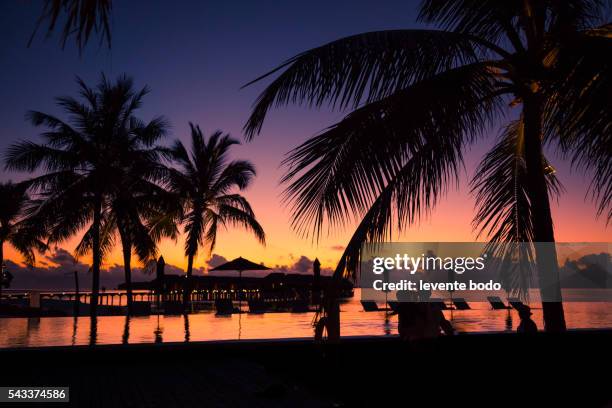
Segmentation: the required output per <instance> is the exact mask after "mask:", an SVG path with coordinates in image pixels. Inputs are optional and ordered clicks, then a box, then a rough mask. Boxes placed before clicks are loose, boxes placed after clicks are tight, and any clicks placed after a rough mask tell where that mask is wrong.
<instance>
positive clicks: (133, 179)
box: [75, 138, 178, 314]
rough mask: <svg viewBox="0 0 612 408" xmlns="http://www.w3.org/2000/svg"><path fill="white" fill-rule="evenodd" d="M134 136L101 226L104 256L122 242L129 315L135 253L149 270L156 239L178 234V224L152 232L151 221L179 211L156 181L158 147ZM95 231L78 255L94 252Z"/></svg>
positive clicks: (79, 248)
mask: <svg viewBox="0 0 612 408" xmlns="http://www.w3.org/2000/svg"><path fill="white" fill-rule="evenodd" d="M135 139H136V138H133V139H132V140H131V141H132V143H133V144H128V143H125V144H123V145H122V148H123V149H125V151H124V152H123V153H122V157H125V158H126V160H125V163H124V165H123V166H122V167H123V169H124V171H123V174H122V177H121V179H120V180H117V182H116V188H115V189H114V191H113V192H112V193H111V194H109V199H108V206H107V207H105V208H104V209H103V212H104V214H103V216H102V222H101V228H100V230H101V234H100V236H101V237H100V242H101V245H100V247H101V253H102V255H101V257H102V259H104V256H105V255H107V254H108V253H109V252H110V251H111V250H112V249H113V248H114V246H115V243H116V238H117V237H118V238H119V241H120V243H121V249H122V254H123V269H124V274H125V291H126V299H127V309H128V314H131V313H132V306H133V295H132V253H134V254H135V255H136V256H137V258H138V260H139V261H140V263H141V264H142V265H143V267H144V268H145V270H148V268H150V267H151V265H153V263H154V261H155V259H156V256H157V242H158V241H159V240H160V239H161V238H163V237H171V238H176V236H177V234H178V231H177V228H176V225H175V224H172V227H173V228H166V229H164V230H162V231H156V232H154V231H152V227H151V225H150V224H151V222H152V220H158V219H159V218H160V217H165V216H166V215H167V214H171V213H173V212H175V211H177V210H176V209H175V207H176V202H177V201H176V199H175V197H174V196H173V195H171V194H169V193H168V192H167V191H165V190H164V189H163V188H161V187H160V186H159V185H158V184H156V183H155V182H154V180H156V179H157V178H160V177H156V175H160V174H161V170H160V167H159V166H161V164H160V163H159V162H158V157H159V150H158V148H156V147H153V148H142V146H139V144H140V143H139V142H138V141H137V140H135ZM92 234H93V231H92V229H91V228H90V229H89V230H88V231H87V233H86V234H85V235H84V236H83V238H82V239H81V242H80V243H79V244H78V245H77V247H76V249H75V253H76V255H77V256H82V255H85V254H86V253H88V252H90V251H91V249H92V241H93V240H92Z"/></svg>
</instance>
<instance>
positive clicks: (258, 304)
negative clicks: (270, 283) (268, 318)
mask: <svg viewBox="0 0 612 408" xmlns="http://www.w3.org/2000/svg"><path fill="white" fill-rule="evenodd" d="M248 304H249V313H266V312H267V311H268V305H267V304H266V302H264V301H263V300H249V301H248Z"/></svg>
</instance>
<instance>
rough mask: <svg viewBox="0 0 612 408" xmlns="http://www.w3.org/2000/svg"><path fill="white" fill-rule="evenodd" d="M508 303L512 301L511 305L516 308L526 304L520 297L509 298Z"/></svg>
mask: <svg viewBox="0 0 612 408" xmlns="http://www.w3.org/2000/svg"><path fill="white" fill-rule="evenodd" d="M508 303H510V305H511V306H512V307H513V308H515V309H516V310H520V309H521V308H522V307H523V306H525V304H524V303H523V302H521V300H520V299H518V298H508Z"/></svg>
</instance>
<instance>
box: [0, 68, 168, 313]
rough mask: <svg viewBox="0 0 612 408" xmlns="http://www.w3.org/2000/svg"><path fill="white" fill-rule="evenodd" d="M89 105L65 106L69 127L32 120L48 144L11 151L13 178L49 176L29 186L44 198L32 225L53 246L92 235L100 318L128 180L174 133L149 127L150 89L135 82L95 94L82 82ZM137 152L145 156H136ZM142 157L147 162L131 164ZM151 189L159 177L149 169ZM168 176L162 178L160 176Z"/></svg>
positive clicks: (121, 81)
mask: <svg viewBox="0 0 612 408" xmlns="http://www.w3.org/2000/svg"><path fill="white" fill-rule="evenodd" d="M77 82H78V85H79V90H80V95H81V100H78V99H75V98H72V97H61V98H57V102H58V104H59V106H60V107H62V108H63V109H64V111H65V112H66V113H67V114H68V120H67V121H64V120H62V119H59V118H57V117H55V116H52V115H49V114H46V113H42V112H35V111H32V112H29V113H28V115H27V117H28V118H29V119H30V121H31V122H32V124H33V125H35V126H46V127H47V128H48V130H47V131H45V132H43V133H42V134H41V136H42V138H43V140H44V143H40V144H39V143H35V142H32V141H22V142H19V143H16V144H13V145H12V146H10V147H9V149H8V151H7V153H6V165H5V168H6V169H7V170H18V171H29V172H34V171H37V170H42V171H43V172H44V174H43V175H40V176H36V177H34V178H32V179H31V180H29V181H28V185H29V187H30V188H31V190H32V191H34V192H35V193H36V194H37V197H36V200H35V201H36V204H37V208H36V211H35V212H34V213H33V214H32V216H31V217H32V220H33V221H32V222H35V223H36V224H37V225H42V226H44V229H45V230H46V231H47V234H48V240H49V242H61V241H64V240H66V239H68V238H69V237H71V236H73V235H75V234H78V233H80V232H81V231H85V234H86V235H89V238H88V239H90V242H91V243H90V245H89V246H90V247H91V252H92V258H93V262H92V295H91V314H92V316H93V315H95V314H96V312H97V304H98V295H99V288H100V265H101V261H102V255H103V253H104V248H105V245H109V243H112V241H109V239H108V237H109V236H110V233H109V231H110V227H111V226H112V225H113V224H112V222H111V220H112V219H111V218H109V213H111V211H110V209H111V208H112V206H113V203H114V202H115V200H116V197H117V196H118V194H119V193H120V190H121V188H122V187H125V186H124V185H123V181H124V180H126V173H129V172H130V170H134V169H135V168H137V167H138V166H139V165H140V164H142V163H143V161H144V160H145V159H146V160H149V159H153V158H154V157H155V155H156V154H157V153H156V152H155V151H151V150H150V148H151V147H152V145H153V144H154V143H155V141H156V140H158V139H159V138H160V137H161V136H162V135H163V134H164V133H165V131H166V127H167V126H166V122H165V120H164V119H163V118H162V117H157V118H154V119H153V120H151V121H150V122H149V123H147V124H145V123H144V122H142V121H141V120H139V119H137V118H136V117H135V116H134V112H135V110H137V109H138V108H139V107H140V106H141V103H142V99H143V97H144V95H146V94H147V92H148V89H147V88H146V87H145V88H143V89H142V90H140V91H135V90H134V89H133V81H132V80H131V79H130V78H128V77H126V76H121V77H119V78H118V79H117V81H116V82H114V83H112V82H111V81H109V80H108V79H107V78H106V77H105V76H104V75H102V77H101V79H100V81H99V83H98V85H97V86H96V87H95V88H90V87H88V86H87V85H86V84H85V83H84V82H83V81H82V80H81V79H77ZM134 152H137V154H136V153H134ZM134 157H140V160H139V161H135V162H131V161H132V160H134ZM138 171H142V172H143V173H144V174H140V173H139V174H140V176H141V177H142V179H143V180H144V182H147V180H150V177H154V175H155V172H154V171H152V172H151V174H147V172H148V171H149V167H148V166H145V167H144V170H138ZM159 174H162V173H159Z"/></svg>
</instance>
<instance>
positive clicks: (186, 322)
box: [183, 314, 191, 343]
mask: <svg viewBox="0 0 612 408" xmlns="http://www.w3.org/2000/svg"><path fill="white" fill-rule="evenodd" d="M183 320H184V323H183V325H184V327H185V343H189V338H190V337H191V336H190V334H189V315H188V314H184V315H183Z"/></svg>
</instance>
